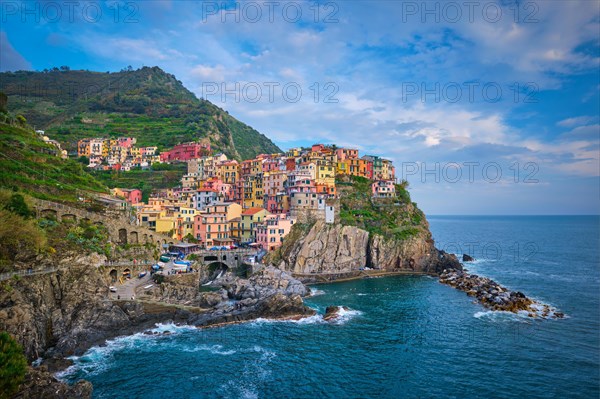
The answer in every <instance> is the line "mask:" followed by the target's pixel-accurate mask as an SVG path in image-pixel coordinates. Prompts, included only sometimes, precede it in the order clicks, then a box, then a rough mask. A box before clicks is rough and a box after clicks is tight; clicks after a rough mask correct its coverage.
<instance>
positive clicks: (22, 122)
mask: <svg viewBox="0 0 600 399" xmlns="http://www.w3.org/2000/svg"><path fill="white" fill-rule="evenodd" d="M17 123H18V124H19V125H20V126H25V125H26V124H27V119H25V117H24V116H23V115H17Z"/></svg>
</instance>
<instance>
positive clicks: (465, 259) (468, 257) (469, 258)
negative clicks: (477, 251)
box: [462, 254, 475, 262]
mask: <svg viewBox="0 0 600 399" xmlns="http://www.w3.org/2000/svg"><path fill="white" fill-rule="evenodd" d="M462 261H463V262H473V261H475V258H474V257H472V256H471V255H467V254H463V256H462Z"/></svg>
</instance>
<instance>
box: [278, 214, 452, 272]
mask: <svg viewBox="0 0 600 399" xmlns="http://www.w3.org/2000/svg"><path fill="white" fill-rule="evenodd" d="M278 255H279V256H278V257H276V256H271V257H270V258H269V261H270V262H271V263H273V264H275V266H277V267H279V268H280V269H283V270H288V271H290V272H292V273H294V274H295V275H310V274H337V275H339V276H340V278H341V277H342V276H343V275H344V273H347V274H349V273H352V272H356V271H359V270H362V269H364V268H367V267H368V268H373V269H377V270H382V271H387V272H394V271H412V272H422V273H430V274H439V273H440V272H441V271H442V270H444V269H462V266H461V264H460V262H459V261H458V259H457V258H456V256H455V255H452V254H448V253H446V252H444V251H440V250H438V249H436V248H435V245H434V242H433V240H432V239H431V234H430V233H429V231H423V232H421V233H420V234H417V235H415V236H413V237H409V238H406V239H402V240H399V239H396V238H393V237H392V238H390V237H384V236H381V235H377V234H370V233H369V232H367V231H365V230H362V229H360V228H357V227H354V226H342V225H340V224H326V223H325V222H324V221H321V220H319V221H317V222H316V223H315V224H314V225H313V226H312V227H311V228H310V230H308V231H307V232H304V233H303V234H300V235H299V236H298V237H294V238H293V241H292V242H285V243H284V246H283V247H282V249H281V251H280V252H279V254H278Z"/></svg>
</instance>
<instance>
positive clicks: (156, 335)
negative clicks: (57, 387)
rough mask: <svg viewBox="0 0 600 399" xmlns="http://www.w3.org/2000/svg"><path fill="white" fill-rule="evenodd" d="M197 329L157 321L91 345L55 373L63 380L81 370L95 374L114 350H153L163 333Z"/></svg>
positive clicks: (109, 358) (109, 361)
mask: <svg viewBox="0 0 600 399" xmlns="http://www.w3.org/2000/svg"><path fill="white" fill-rule="evenodd" d="M192 330H193V331H197V328H196V327H194V326H189V325H176V324H174V323H157V324H156V327H155V328H152V329H148V330H145V331H144V332H139V333H136V334H133V335H127V336H122V337H116V338H114V339H111V340H108V341H106V342H105V344H104V345H101V346H93V347H91V348H90V349H88V350H87V351H86V352H85V353H84V354H83V355H81V356H70V357H68V359H69V360H72V361H73V363H74V364H73V365H71V366H69V367H68V368H67V369H66V370H63V371H60V372H58V373H56V374H55V376H56V378H58V379H59V380H64V379H66V378H68V377H70V376H72V375H74V374H76V373H79V372H83V373H85V374H86V375H95V374H99V373H101V372H103V371H104V370H106V369H107V368H108V367H109V365H110V363H111V358H112V357H113V354H114V353H115V352H119V351H122V350H127V349H129V350H137V351H139V350H141V348H143V349H144V350H153V348H154V347H155V346H157V345H161V343H160V342H158V341H159V339H160V338H164V337H166V335H164V333H167V332H168V333H170V334H168V335H167V336H169V335H175V334H180V333H183V332H185V331H192Z"/></svg>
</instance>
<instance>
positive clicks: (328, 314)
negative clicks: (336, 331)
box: [323, 306, 349, 321]
mask: <svg viewBox="0 0 600 399" xmlns="http://www.w3.org/2000/svg"><path fill="white" fill-rule="evenodd" d="M341 310H349V309H348V308H347V307H346V306H327V308H326V309H325V315H324V316H323V320H325V321H332V320H335V319H337V318H338V317H340V311H341Z"/></svg>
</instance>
